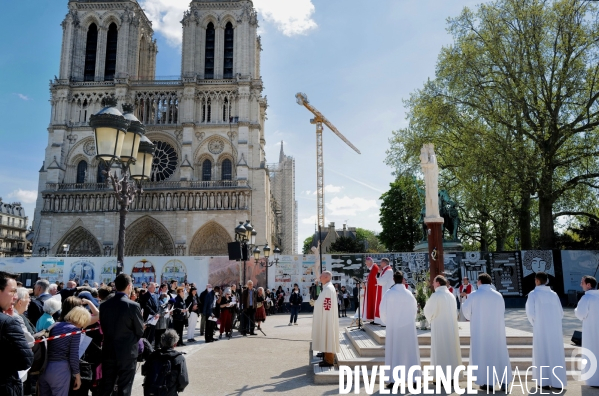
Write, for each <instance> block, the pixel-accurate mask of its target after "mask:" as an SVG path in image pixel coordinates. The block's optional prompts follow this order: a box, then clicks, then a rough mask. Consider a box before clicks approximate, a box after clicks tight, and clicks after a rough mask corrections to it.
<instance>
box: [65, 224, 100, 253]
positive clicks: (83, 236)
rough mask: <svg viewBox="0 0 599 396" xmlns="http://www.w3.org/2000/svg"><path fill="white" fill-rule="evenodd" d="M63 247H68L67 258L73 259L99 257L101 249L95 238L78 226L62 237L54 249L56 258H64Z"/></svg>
mask: <svg viewBox="0 0 599 396" xmlns="http://www.w3.org/2000/svg"><path fill="white" fill-rule="evenodd" d="M64 245H69V252H68V255H69V256H74V257H92V256H101V255H102V248H101V246H100V243H99V242H98V240H97V239H96V237H95V236H94V235H93V234H92V233H91V232H89V231H88V230H87V229H85V228H84V227H83V226H79V227H77V228H75V229H74V230H72V231H70V232H69V233H67V234H66V235H65V236H63V237H62V240H61V241H60V243H59V244H58V249H56V255H57V256H64V255H65V251H64Z"/></svg>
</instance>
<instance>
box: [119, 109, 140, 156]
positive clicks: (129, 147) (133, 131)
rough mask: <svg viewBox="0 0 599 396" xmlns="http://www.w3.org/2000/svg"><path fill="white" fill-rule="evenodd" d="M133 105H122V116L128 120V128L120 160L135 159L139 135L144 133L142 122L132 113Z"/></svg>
mask: <svg viewBox="0 0 599 396" xmlns="http://www.w3.org/2000/svg"><path fill="white" fill-rule="evenodd" d="M133 109H134V107H133V105H132V104H124V105H123V117H125V119H126V120H127V121H129V128H128V129H127V133H126V134H125V139H124V140H123V148H122V150H121V161H123V162H130V161H136V160H137V153H138V150H139V144H140V139H141V137H142V136H143V135H144V134H145V133H146V130H145V128H144V126H143V124H142V123H141V122H140V121H139V120H138V119H137V117H135V116H134V115H133Z"/></svg>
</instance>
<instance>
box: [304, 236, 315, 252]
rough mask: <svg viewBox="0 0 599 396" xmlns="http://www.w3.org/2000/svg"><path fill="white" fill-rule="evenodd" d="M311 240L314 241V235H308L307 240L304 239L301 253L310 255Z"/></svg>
mask: <svg viewBox="0 0 599 396" xmlns="http://www.w3.org/2000/svg"><path fill="white" fill-rule="evenodd" d="M312 239H314V235H310V236H309V237H308V238H306V239H304V244H303V247H302V253H304V254H312V251H311V250H310V248H311V247H312Z"/></svg>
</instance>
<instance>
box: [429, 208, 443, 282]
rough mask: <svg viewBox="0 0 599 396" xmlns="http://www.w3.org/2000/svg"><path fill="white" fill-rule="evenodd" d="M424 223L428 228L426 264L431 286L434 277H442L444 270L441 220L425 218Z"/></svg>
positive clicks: (439, 218)
mask: <svg viewBox="0 0 599 396" xmlns="http://www.w3.org/2000/svg"><path fill="white" fill-rule="evenodd" d="M424 222H425V224H426V226H427V227H428V238H427V239H428V262H429V270H430V282H431V284H432V283H433V280H434V279H435V276H437V275H443V271H444V270H445V266H444V264H443V218H442V217H433V218H425V219H424Z"/></svg>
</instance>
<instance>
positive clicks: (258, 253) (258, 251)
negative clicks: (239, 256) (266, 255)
mask: <svg viewBox="0 0 599 396" xmlns="http://www.w3.org/2000/svg"><path fill="white" fill-rule="evenodd" d="M252 253H253V254H254V259H255V260H259V259H260V249H258V246H256V247H255V248H254V250H252Z"/></svg>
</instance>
